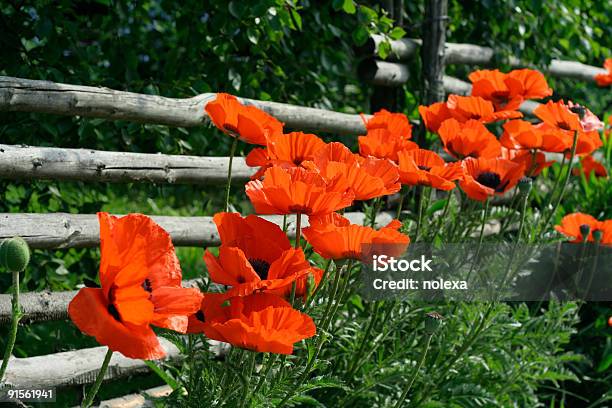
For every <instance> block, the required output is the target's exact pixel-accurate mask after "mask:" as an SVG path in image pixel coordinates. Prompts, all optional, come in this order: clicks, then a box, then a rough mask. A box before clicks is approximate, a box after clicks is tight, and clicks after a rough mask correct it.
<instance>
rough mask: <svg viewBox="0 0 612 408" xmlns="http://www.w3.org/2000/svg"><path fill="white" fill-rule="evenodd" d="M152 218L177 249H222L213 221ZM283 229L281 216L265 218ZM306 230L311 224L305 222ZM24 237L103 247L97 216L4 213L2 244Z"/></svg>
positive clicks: (39, 243) (381, 219) (51, 244)
mask: <svg viewBox="0 0 612 408" xmlns="http://www.w3.org/2000/svg"><path fill="white" fill-rule="evenodd" d="M345 216H346V217H347V218H348V219H349V220H350V221H351V222H352V223H354V224H362V223H363V219H364V217H365V215H364V214H363V213H360V212H351V213H347V214H346V215H345ZM151 218H152V219H153V220H154V221H155V222H156V223H158V224H159V225H160V226H161V227H162V228H163V229H165V230H166V231H167V232H168V233H169V234H170V236H171V237H172V242H173V243H174V245H175V246H192V247H207V246H216V245H219V236H218V234H217V227H216V226H215V224H214V222H213V220H212V217H173V216H161V215H153V216H151ZM263 218H266V219H268V220H270V221H272V222H274V223H276V224H278V225H282V223H283V217H282V216H281V215H271V216H264V217H263ZM389 221H391V215H390V214H389V213H380V214H379V216H378V217H377V219H376V222H377V224H378V225H379V226H380V225H386V224H387V223H389ZM289 222H290V225H289V227H288V229H287V233H288V234H289V236H294V234H295V227H294V217H289ZM303 223H304V225H303V226H306V225H307V224H308V223H307V220H303ZM14 236H20V237H22V238H23V239H25V240H26V241H27V243H28V244H29V245H30V247H31V248H38V249H56V248H91V247H96V246H98V245H99V244H100V236H99V225H98V218H97V216H96V215H95V214H68V213H53V214H38V213H0V240H2V239H6V238H10V237H14Z"/></svg>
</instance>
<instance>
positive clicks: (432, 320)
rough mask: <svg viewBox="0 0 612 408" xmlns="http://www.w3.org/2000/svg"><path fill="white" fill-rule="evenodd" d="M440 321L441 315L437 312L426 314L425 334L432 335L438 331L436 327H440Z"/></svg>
mask: <svg viewBox="0 0 612 408" xmlns="http://www.w3.org/2000/svg"><path fill="white" fill-rule="evenodd" d="M442 319H443V317H442V315H441V314H440V313H438V312H430V313H427V315H426V317H425V334H427V335H429V336H431V335H433V334H434V333H435V332H436V331H437V330H438V327H440V324H441V323H442Z"/></svg>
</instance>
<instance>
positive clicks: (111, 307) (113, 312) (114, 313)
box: [107, 303, 121, 322]
mask: <svg viewBox="0 0 612 408" xmlns="http://www.w3.org/2000/svg"><path fill="white" fill-rule="evenodd" d="M107 310H108V313H110V315H111V316H113V318H114V319H115V320H116V321H118V322H120V321H121V316H119V311H118V310H117V308H116V307H115V305H113V304H112V303H109V305H108V307H107Z"/></svg>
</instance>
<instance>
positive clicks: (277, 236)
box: [204, 212, 323, 296]
mask: <svg viewBox="0 0 612 408" xmlns="http://www.w3.org/2000/svg"><path fill="white" fill-rule="evenodd" d="M213 221H214V223H215V224H216V225H217V230H218V231H219V236H220V238H221V246H220V247H219V256H218V257H215V256H214V255H213V254H212V253H211V252H210V251H209V250H206V251H205V252H204V262H205V263H206V266H207V268H208V274H209V276H210V279H211V280H212V281H213V282H215V283H219V284H222V285H226V286H231V287H232V289H230V290H229V291H228V294H229V295H231V296H246V295H250V294H251V293H254V292H256V291H257V292H264V291H265V292H270V293H274V294H277V295H279V296H287V295H289V294H290V293H291V288H292V285H293V283H294V282H295V283H296V290H295V294H296V295H297V296H306V295H307V289H306V283H307V279H308V275H310V274H311V275H312V276H313V278H314V282H315V285H318V284H319V282H320V281H321V277H322V276H323V271H322V270H321V269H319V268H315V267H312V266H311V265H310V263H309V262H308V261H307V260H306V257H305V256H304V252H303V251H302V249H301V248H298V249H294V248H292V247H291V243H290V242H289V238H287V235H285V233H284V232H283V231H282V230H281V229H280V227H279V226H278V225H276V224H274V223H272V222H270V221H267V220H265V219H263V218H260V217H258V216H256V215H249V216H247V217H244V218H243V217H242V216H241V215H240V214H238V213H227V212H222V213H217V214H215V215H214V217H213Z"/></svg>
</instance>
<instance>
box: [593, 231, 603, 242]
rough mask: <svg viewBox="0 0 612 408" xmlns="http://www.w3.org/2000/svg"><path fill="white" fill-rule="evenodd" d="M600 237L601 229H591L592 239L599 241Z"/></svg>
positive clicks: (601, 236)
mask: <svg viewBox="0 0 612 408" xmlns="http://www.w3.org/2000/svg"><path fill="white" fill-rule="evenodd" d="M602 238H603V232H601V230H598V229H596V230H595V231H593V239H594V240H595V242H598V243H599V242H601V239H602Z"/></svg>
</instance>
